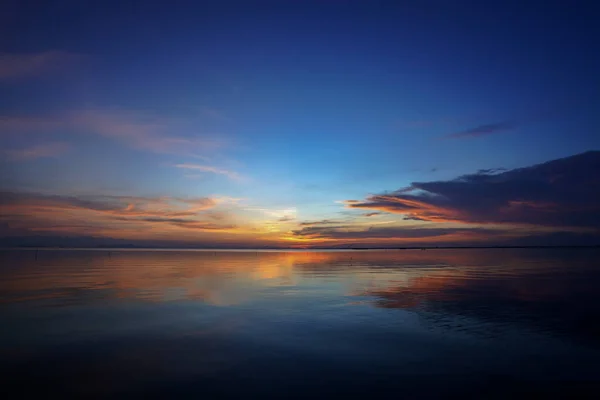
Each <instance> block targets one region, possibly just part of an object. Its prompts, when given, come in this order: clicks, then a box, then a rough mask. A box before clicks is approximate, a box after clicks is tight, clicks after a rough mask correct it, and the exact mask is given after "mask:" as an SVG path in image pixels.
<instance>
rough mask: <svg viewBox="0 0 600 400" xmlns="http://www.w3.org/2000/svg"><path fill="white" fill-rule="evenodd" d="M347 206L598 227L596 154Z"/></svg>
mask: <svg viewBox="0 0 600 400" xmlns="http://www.w3.org/2000/svg"><path fill="white" fill-rule="evenodd" d="M345 204H346V207H349V208H362V209H369V210H378V211H386V212H390V213H397V214H403V215H404V216H405V218H409V219H418V220H424V221H434V222H464V223H480V224H481V223H484V224H485V223H495V224H533V225H540V226H552V227H585V228H589V229H594V230H597V229H598V227H599V226H600V152H599V151H590V152H587V153H582V154H579V155H575V156H571V157H566V158H561V159H558V160H553V161H549V162H546V163H543V164H538V165H534V166H531V167H526V168H519V169H514V170H509V171H505V172H502V173H493V174H490V173H482V172H480V173H476V174H472V175H464V176H461V177H458V178H456V179H453V180H450V181H432V182H414V183H412V185H411V186H409V187H406V188H402V189H400V190H397V191H395V192H391V193H384V194H380V195H374V196H371V197H369V198H367V199H366V200H365V201H362V202H346V203H345Z"/></svg>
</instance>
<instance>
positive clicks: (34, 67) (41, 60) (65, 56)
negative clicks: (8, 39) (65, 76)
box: [0, 50, 80, 80]
mask: <svg viewBox="0 0 600 400" xmlns="http://www.w3.org/2000/svg"><path fill="white" fill-rule="evenodd" d="M79 58H80V56H78V55H75V54H72V53H68V52H64V51H56V50H52V51H44V52H41V53H22V54H17V53H0V80H7V79H13V78H24V77H35V76H40V75H44V74H47V73H51V72H55V71H57V70H60V69H63V68H65V67H67V66H69V65H71V64H72V63H73V62H74V61H76V60H77V59H79Z"/></svg>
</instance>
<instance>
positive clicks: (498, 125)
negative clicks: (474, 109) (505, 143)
mask: <svg viewBox="0 0 600 400" xmlns="http://www.w3.org/2000/svg"><path fill="white" fill-rule="evenodd" d="M517 127H518V124H517V123H516V122H515V121H501V122H495V123H491V124H485V125H479V126H476V127H474V128H470V129H466V130H464V131H459V132H455V133H451V134H449V135H446V136H444V138H446V139H461V138H473V137H478V136H487V135H492V134H494V133H500V132H505V131H509V130H513V129H516V128H517Z"/></svg>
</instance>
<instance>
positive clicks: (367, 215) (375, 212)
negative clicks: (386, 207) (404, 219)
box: [364, 211, 383, 217]
mask: <svg viewBox="0 0 600 400" xmlns="http://www.w3.org/2000/svg"><path fill="white" fill-rule="evenodd" d="M381 214H383V213H380V212H379V211H374V212H370V213H366V214H364V216H365V217H374V216H376V215H381Z"/></svg>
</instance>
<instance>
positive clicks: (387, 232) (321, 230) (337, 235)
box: [293, 226, 503, 239]
mask: <svg viewBox="0 0 600 400" xmlns="http://www.w3.org/2000/svg"><path fill="white" fill-rule="evenodd" d="M293 233H294V235H295V236H302V237H313V238H327V239H418V238H437V237H440V236H446V235H451V234H456V233H462V234H471V235H482V234H485V235H490V236H491V235H498V234H501V233H503V231H500V230H492V229H485V228H421V227H370V228H369V229H365V230H351V228H350V227H349V226H333V227H329V226H328V227H316V226H313V227H306V228H302V229H299V230H296V231H293Z"/></svg>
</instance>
